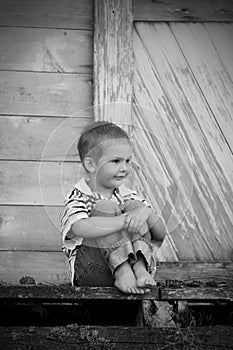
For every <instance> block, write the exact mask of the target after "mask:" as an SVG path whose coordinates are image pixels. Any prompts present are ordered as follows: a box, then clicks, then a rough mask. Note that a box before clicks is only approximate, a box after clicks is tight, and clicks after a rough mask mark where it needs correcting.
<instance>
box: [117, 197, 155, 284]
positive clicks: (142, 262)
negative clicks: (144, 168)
mask: <svg viewBox="0 0 233 350" xmlns="http://www.w3.org/2000/svg"><path fill="white" fill-rule="evenodd" d="M144 205H145V204H144V203H142V202H140V201H138V200H129V201H128V202H126V204H125V207H124V212H129V211H132V210H134V209H137V208H139V207H142V206H144ZM142 232H144V234H142V235H139V234H133V237H132V245H133V247H134V252H135V255H136V257H137V260H136V262H135V263H134V265H133V271H134V273H135V276H136V279H137V286H138V287H153V286H155V285H156V282H155V281H154V279H153V276H152V274H151V272H152V271H153V270H154V271H155V269H156V262H155V258H154V249H153V244H152V243H151V234H150V229H149V227H148V225H147V223H145V225H144V228H143V229H142Z"/></svg>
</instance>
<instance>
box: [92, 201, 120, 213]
mask: <svg viewBox="0 0 233 350" xmlns="http://www.w3.org/2000/svg"><path fill="white" fill-rule="evenodd" d="M94 209H95V210H97V211H98V212H102V213H107V214H117V213H119V212H120V209H119V206H118V204H117V203H115V202H113V201H110V200H106V199H100V200H99V201H97V202H96V205H95V208H94Z"/></svg>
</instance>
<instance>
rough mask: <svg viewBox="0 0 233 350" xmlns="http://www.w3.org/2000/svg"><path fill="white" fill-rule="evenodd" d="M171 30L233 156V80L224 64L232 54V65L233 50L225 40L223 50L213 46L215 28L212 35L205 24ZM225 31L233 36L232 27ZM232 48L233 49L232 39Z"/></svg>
mask: <svg viewBox="0 0 233 350" xmlns="http://www.w3.org/2000/svg"><path fill="white" fill-rule="evenodd" d="M171 28H172V31H173V32H174V34H175V36H176V39H177V41H178V42H179V45H180V47H181V49H182V52H183V54H184V55H185V58H186V60H187V61H188V62H189V65H190V68H191V70H192V72H193V74H194V76H195V79H196V80H197V82H198V84H199V86H200V88H201V90H202V93H203V95H204V97H205V98H206V101H207V103H208V105H209V108H210V110H211V111H212V113H213V114H214V117H215V118H216V121H217V123H218V125H219V127H220V129H221V131H222V133H223V136H224V137H225V138H226V140H227V143H228V144H229V147H230V149H231V152H232V153H233V137H232V135H233V116H232V111H233V108H232V100H233V80H232V77H231V74H230V73H229V72H228V70H227V66H225V65H223V61H222V57H224V56H226V55H228V54H229V56H228V60H230V61H231V62H232V61H233V50H231V51H229V49H228V42H227V41H222V45H221V46H220V47H218V45H217V42H216V43H215V45H213V43H212V42H211V40H210V39H209V32H211V31H212V30H213V33H212V36H215V26H213V29H212V26H211V25H210V24H209V26H208V33H207V31H206V30H205V27H204V25H201V24H194V23H190V24H188V25H187V24H184V23H180V24H179V25H176V24H171ZM225 28H226V29H227V30H229V32H228V35H229V37H230V36H231V34H232V26H228V27H225ZM223 45H224V47H223ZM231 46H232V47H233V37H232V36H231ZM194 53H195V54H194ZM231 66H232V65H231ZM231 71H232V67H231ZM210 81H211V85H210Z"/></svg>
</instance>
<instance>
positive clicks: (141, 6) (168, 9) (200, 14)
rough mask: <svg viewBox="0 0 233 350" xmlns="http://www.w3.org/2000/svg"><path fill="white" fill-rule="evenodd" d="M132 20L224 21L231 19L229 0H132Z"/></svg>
mask: <svg viewBox="0 0 233 350" xmlns="http://www.w3.org/2000/svg"><path fill="white" fill-rule="evenodd" d="M133 9H134V10H133V18H134V21H145V22H146V21H147V22H148V21H153V22H155V21H163V22H167V21H172V22H206V21H218V22H221V21H223V22H226V21H232V20H233V3H232V1H231V0H220V1H212V0H207V1H202V0H196V1H192V0H166V1H165V0H161V1H152V0H146V1H145V0H133Z"/></svg>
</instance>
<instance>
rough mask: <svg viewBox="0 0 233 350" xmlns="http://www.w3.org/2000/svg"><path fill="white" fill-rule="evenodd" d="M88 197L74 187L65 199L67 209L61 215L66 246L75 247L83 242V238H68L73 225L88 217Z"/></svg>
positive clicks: (63, 240)
mask: <svg viewBox="0 0 233 350" xmlns="http://www.w3.org/2000/svg"><path fill="white" fill-rule="evenodd" d="M88 217H89V215H88V207H87V199H86V198H85V196H84V194H83V193H82V192H81V191H79V190H78V189H74V190H73V191H72V192H71V193H70V195H69V196H68V197H67V199H66V201H65V210H64V211H63V212H62V213H61V215H60V221H61V233H62V242H63V245H64V247H65V248H68V249H74V248H75V247H76V246H77V245H80V244H81V243H82V240H83V239H82V238H81V237H80V238H77V239H75V240H73V239H72V240H71V239H68V238H67V234H68V232H69V231H70V229H71V227H72V225H73V224H74V223H75V222H77V221H78V220H81V219H86V218H88Z"/></svg>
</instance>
